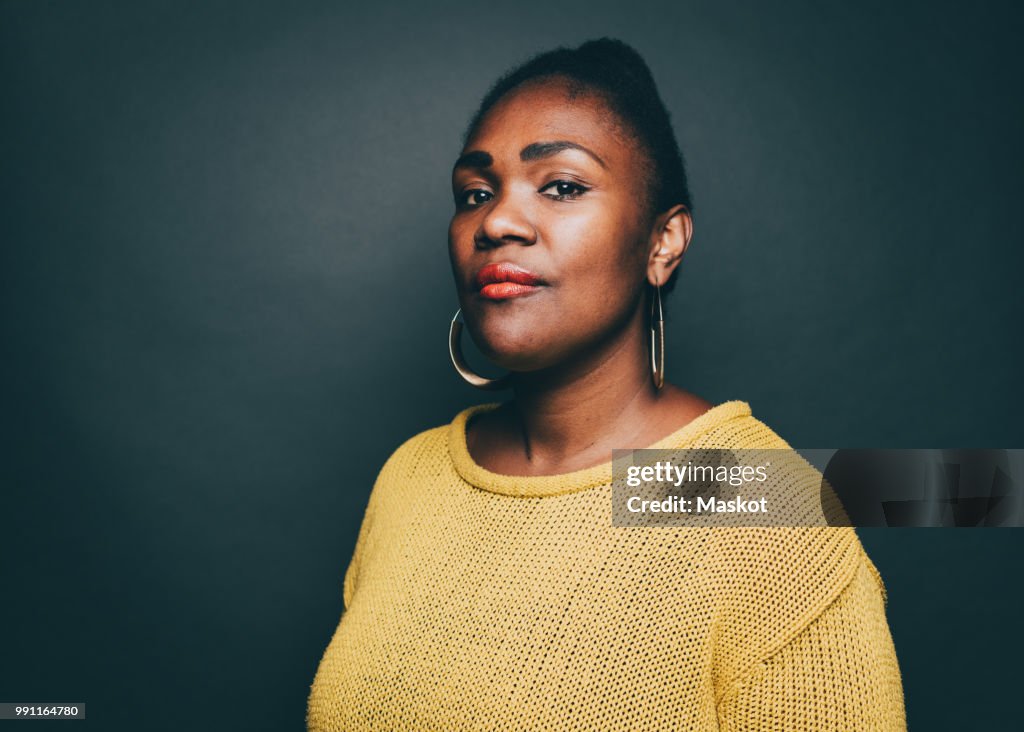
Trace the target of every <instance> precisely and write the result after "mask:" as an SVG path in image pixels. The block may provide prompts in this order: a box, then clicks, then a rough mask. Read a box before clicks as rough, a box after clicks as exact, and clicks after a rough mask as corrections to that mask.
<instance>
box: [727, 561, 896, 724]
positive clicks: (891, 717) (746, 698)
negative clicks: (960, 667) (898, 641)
mask: <svg viewBox="0 0 1024 732" xmlns="http://www.w3.org/2000/svg"><path fill="white" fill-rule="evenodd" d="M885 604H886V597H885V590H884V586H883V585H882V583H881V578H880V577H879V576H878V573H877V570H875V568H874V566H873V565H872V564H871V560H870V559H868V558H867V557H866V555H865V556H864V558H863V560H862V561H861V563H860V564H859V566H858V568H857V571H856V572H855V574H854V576H853V580H852V581H851V582H850V584H849V585H847V586H846V587H845V588H844V589H843V591H842V592H841V593H840V594H839V595H838V597H837V598H836V599H835V600H834V601H833V602H832V603H831V604H830V605H829V606H828V607H826V608H825V610H824V611H823V612H822V613H821V614H820V615H819V616H817V617H816V618H815V619H813V620H812V621H811V622H810V624H809V625H808V626H807V627H806V628H804V629H803V630H802V631H801V632H800V633H799V634H797V635H796V636H795V637H794V638H793V639H792V640H790V641H789V642H788V643H786V645H784V646H782V647H781V648H780V649H779V650H777V651H776V652H774V653H773V654H772V655H770V656H769V657H768V658H766V659H764V660H763V661H762V662H760V663H759V664H757V665H756V666H754V667H753V668H751V669H750V670H749V671H748V672H747V673H746V674H744V676H742V677H741V678H738V679H736V680H735V681H734V682H733V683H732V684H731V685H730V686H729V688H728V689H726V691H725V693H724V694H722V696H721V698H720V699H719V703H718V716H719V726H720V729H721V730H722V732H732V731H733V730H751V729H758V730H807V731H808V732H818V731H819V730H837V731H838V730H844V731H850V732H852V731H855V730H906V716H905V710H904V702H903V687H902V681H901V678H900V670H899V665H898V663H897V660H896V651H895V648H894V646H893V642H892V637H891V635H890V632H889V626H888V624H887V622H886V619H885Z"/></svg>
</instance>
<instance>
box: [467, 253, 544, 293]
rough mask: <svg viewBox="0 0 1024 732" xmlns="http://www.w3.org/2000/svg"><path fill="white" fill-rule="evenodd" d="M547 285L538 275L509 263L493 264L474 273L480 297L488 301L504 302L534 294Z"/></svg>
mask: <svg viewBox="0 0 1024 732" xmlns="http://www.w3.org/2000/svg"><path fill="white" fill-rule="evenodd" d="M545 284H547V283H546V282H544V280H543V279H541V278H540V277H539V276H538V275H535V274H534V273H533V272H530V271H529V270H526V269H523V268H522V267H520V266H518V265H515V264H512V263H511V262H495V263H493V264H488V265H486V266H484V267H483V268H482V269H481V270H480V271H479V272H477V273H476V286H477V288H478V289H479V290H480V296H481V297H484V298H487V299H488V300H505V299H508V298H510V297H520V296H521V295H529V294H530V293H531V292H536V291H537V290H539V289H540V288H541V287H542V286H543V285H545Z"/></svg>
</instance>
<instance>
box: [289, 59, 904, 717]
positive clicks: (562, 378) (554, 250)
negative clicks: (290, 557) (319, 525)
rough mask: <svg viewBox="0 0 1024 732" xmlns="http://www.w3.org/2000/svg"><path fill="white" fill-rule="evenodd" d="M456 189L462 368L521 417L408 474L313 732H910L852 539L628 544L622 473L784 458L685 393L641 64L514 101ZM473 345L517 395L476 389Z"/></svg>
mask: <svg viewBox="0 0 1024 732" xmlns="http://www.w3.org/2000/svg"><path fill="white" fill-rule="evenodd" d="M464 142H465V144H464V146H463V150H462V154H461V155H460V156H459V158H458V160H457V161H456V163H455V166H454V171H453V176H452V182H453V191H454V196H455V213H454V215H453V217H452V221H451V226H450V229H449V251H450V256H451V263H452V268H453V272H454V275H455V284H456V288H457V291H458V296H459V302H460V305H461V313H457V314H456V318H455V319H454V320H453V322H452V331H451V334H450V335H451V337H452V339H453V340H452V359H453V363H454V364H455V367H456V369H457V370H458V372H459V373H460V374H461V375H462V376H463V378H465V379H467V380H468V381H470V383H473V384H474V385H476V386H479V387H481V388H488V389H492V388H502V387H508V388H511V390H512V391H513V394H514V397H513V398H512V399H511V400H509V401H507V402H505V403H503V404H497V403H491V404H486V405H480V406H475V407H470V408H468V409H465V410H463V411H462V412H460V413H459V414H458V415H456V416H455V418H454V419H453V421H452V422H451V423H450V424H447V425H442V426H439V427H435V428H433V429H429V430H426V431H424V432H421V433H420V434H418V435H416V436H414V437H412V438H411V439H409V440H408V441H406V442H405V443H404V444H403V445H401V446H400V447H399V448H398V449H397V450H396V451H395V452H394V453H393V454H392V456H391V457H390V458H389V459H388V461H387V462H386V463H385V465H384V467H383V468H382V469H381V472H380V474H379V476H378V478H377V481H376V483H375V485H374V488H373V492H372V494H371V496H370V500H369V504H368V507H367V511H366V515H365V517H364V520H363V524H362V527H361V529H360V534H359V538H358V542H357V545H356V549H355V553H354V556H353V558H352V561H351V563H350V565H349V567H348V570H347V572H346V575H345V582H344V602H345V612H344V614H343V616H342V619H341V622H340V623H339V625H338V628H337V630H336V632H335V634H334V636H333V638H332V639H331V642H330V644H329V645H328V647H327V650H326V652H325V653H324V656H323V659H322V660H321V663H320V666H319V669H318V671H317V674H316V678H315V680H314V683H313V686H312V689H311V694H310V697H309V706H308V713H307V726H308V728H309V729H310V730H364V729H365V730H370V729H387V730H397V729H402V730H427V729H430V730H478V729H479V730H563V729H571V730H604V731H608V730H747V729H773V730H775V729H777V730H825V729H828V730H855V729H857V730H859V729H872V730H878V729H886V730H889V729H904V728H905V721H904V710H903V694H902V686H901V680H900V674H899V667H898V664H897V661H896V656H895V652H894V649H893V644H892V640H891V637H890V634H889V629H888V626H887V624H886V620H885V609H884V588H883V586H882V584H881V580H880V578H879V577H878V574H877V571H876V570H875V568H874V566H873V565H872V564H871V562H870V560H869V559H868V558H867V556H866V555H865V553H864V550H863V548H862V547H861V545H860V543H859V541H858V540H857V537H856V534H855V533H854V531H853V529H852V528H849V527H847V528H828V527H824V528H822V527H807V528H800V529H797V528H793V529H790V528H770V529H757V528H749V529H731V528H730V529H714V528H698V527H675V528H659V529H652V528H646V529H643V528H642V529H629V528H616V527H613V526H612V523H611V519H610V515H609V514H610V511H609V506H610V501H611V493H610V490H611V489H610V483H611V463H610V462H609V461H608V458H609V456H610V453H611V451H612V450H613V449H615V448H645V447H659V448H700V447H708V448H717V447H721V448H735V447H744V448H745V447H751V448H784V447H786V443H785V442H784V441H783V440H781V438H779V437H778V436H776V435H775V434H774V433H773V432H772V431H771V430H769V429H768V428H767V427H766V426H765V425H764V424H762V423H761V422H759V421H758V420H756V419H755V418H754V417H753V416H752V415H751V413H750V409H749V407H748V406H747V405H746V404H745V403H743V402H738V401H732V402H726V403H724V404H719V405H718V406H712V405H711V404H709V403H708V402H706V401H705V400H703V399H701V398H699V397H697V396H694V395H693V394H690V393H688V392H686V391H684V390H683V389H681V388H678V387H676V386H674V385H672V384H669V383H667V382H665V381H664V377H663V370H662V366H663V364H662V359H663V356H662V348H663V342H662V340H661V335H662V332H663V331H662V327H663V326H662V324H661V320H660V308H661V304H662V300H663V299H664V297H665V295H666V293H667V292H668V291H669V290H670V289H671V288H672V285H673V283H674V281H675V279H676V277H677V275H678V272H679V263H680V261H681V259H682V257H683V254H684V252H685V251H686V249H687V247H688V246H689V244H690V238H691V234H692V230H693V224H692V219H691V214H690V212H691V210H692V206H691V202H690V195H689V192H688V189H687V183H686V176H685V173H684V166H683V161H682V157H681V155H680V153H679V149H678V146H677V144H676V141H675V137H674V134H673V132H672V128H671V125H670V122H669V117H668V114H667V112H666V110H665V108H664V106H663V104H662V102H661V99H660V96H659V95H658V92H657V89H656V88H655V85H654V82H653V79H652V77H651V74H650V72H649V70H648V68H647V66H646V64H645V63H644V61H643V60H642V59H641V58H640V56H639V55H638V54H637V53H636V52H635V51H634V50H633V49H631V48H630V47H628V46H626V45H625V44H623V43H621V42H618V41H614V40H610V39H601V40H598V41H591V42H588V43H585V44H583V45H582V46H580V47H579V48H576V49H572V50H568V49H558V50H556V51H553V52H550V53H546V54H542V55H540V56H538V57H536V58H534V59H532V60H531V61H529V62H527V63H526V64H524V65H523V66H521V67H519V68H518V69H516V70H514V71H512V72H510V73H509V74H507V75H506V76H504V77H503V78H502V79H500V80H499V81H498V82H497V84H496V85H495V87H494V88H493V89H492V90H491V91H490V92H489V93H488V95H487V96H486V97H485V98H484V100H483V102H482V104H481V106H480V109H479V111H478V112H477V114H476V115H475V117H474V118H473V120H472V121H471V123H470V126H469V129H468V131H467V133H466V136H465V141H464ZM460 318H464V320H465V324H466V326H467V327H468V330H469V331H470V334H471V336H472V338H473V340H474V341H475V342H476V343H477V344H478V345H479V347H480V349H481V351H482V352H483V353H484V354H485V355H486V356H487V357H488V358H489V359H490V360H491V361H493V362H494V363H495V364H497V365H499V366H502V367H504V368H505V369H507V370H508V372H509V373H508V375H507V376H505V377H502V378H501V379H498V380H489V379H485V378H483V377H481V376H479V375H477V374H475V373H473V372H472V371H471V370H470V369H469V368H468V367H467V366H466V364H465V363H464V362H463V360H462V358H461V356H460V355H459V348H458V337H459V335H460V333H461V329H462V323H461V322H460Z"/></svg>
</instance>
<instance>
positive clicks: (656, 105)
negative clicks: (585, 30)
mask: <svg viewBox="0 0 1024 732" xmlns="http://www.w3.org/2000/svg"><path fill="white" fill-rule="evenodd" d="M549 77H554V78H564V79H566V80H567V81H568V82H569V83H570V96H572V97H575V96H577V95H579V94H582V93H585V92H590V93H593V94H596V95H597V96H599V97H600V98H601V99H602V100H603V101H604V102H605V103H606V104H607V105H608V107H609V108H610V109H611V111H612V112H614V113H615V114H616V115H617V116H618V117H619V119H620V120H621V121H622V122H624V123H625V126H626V128H627V129H628V130H629V131H630V132H631V133H632V134H633V137H634V138H635V139H636V141H637V142H638V143H639V144H640V146H641V147H642V148H643V150H642V152H643V153H645V155H646V156H647V159H648V166H647V168H648V169H647V195H646V196H645V199H646V203H647V211H646V213H647V215H648V217H649V218H651V219H652V218H653V217H654V216H656V215H657V214H659V213H662V212H664V211H667V210H668V209H669V208H671V207H672V206H674V205H676V204H680V203H681V204H683V205H684V206H686V208H687V210H688V211H689V212H690V214H691V215H692V214H693V202H692V198H691V195H690V187H689V184H688V182H687V179H686V165H685V163H684V160H683V154H682V152H681V151H680V149H679V143H678V142H677V141H676V136H675V132H674V131H673V129H672V121H671V119H670V116H669V113H668V110H667V109H666V108H665V103H664V102H663V101H662V99H661V95H660V94H659V93H658V87H657V86H656V85H655V83H654V77H653V76H652V75H651V70H650V68H649V67H648V66H647V63H646V62H645V61H644V59H643V57H642V56H641V55H640V54H639V53H638V52H637V51H636V49H634V48H633V47H632V46H630V45H629V44H627V43H624V42H623V41H620V40H618V39H615V38H598V39H596V40H591V41H587V42H585V43H583V44H581V45H580V46H578V47H576V48H566V47H559V48H556V49H554V50H551V51H545V52H544V53H540V54H538V55H536V56H534V57H532V58H530V59H529V60H527V61H526V62H524V63H522V64H520V65H519V66H517V67H515V68H513V69H511V70H510V71H508V72H506V73H505V74H504V75H503V76H501V77H500V78H499V79H498V80H497V81H496V82H495V83H494V85H493V86H492V87H491V88H490V90H489V91H488V92H487V94H486V95H485V96H484V98H483V101H481V102H480V106H479V108H478V109H477V111H476V113H475V114H474V115H473V117H472V119H471V120H470V122H469V126H468V127H467V128H466V132H465V134H464V135H463V140H462V142H463V147H465V145H466V143H467V142H469V139H470V138H471V137H472V136H473V134H474V133H475V132H476V131H477V128H478V127H479V126H480V123H481V121H483V118H484V117H485V116H486V114H487V112H489V111H490V109H491V107H493V106H494V105H495V104H496V103H497V102H498V100H499V99H501V98H502V97H503V96H505V95H506V94H508V93H509V92H510V91H512V90H513V89H516V88H517V87H519V86H522V85H523V84H525V83H527V82H530V81H534V80H538V79H545V78H549ZM679 269H680V268H679V267H676V269H675V270H674V271H673V272H672V276H671V277H669V279H668V281H667V282H666V283H665V284H664V285H662V286H661V291H662V293H667V292H671V291H672V289H673V287H674V286H675V281H676V278H677V276H678V274H679Z"/></svg>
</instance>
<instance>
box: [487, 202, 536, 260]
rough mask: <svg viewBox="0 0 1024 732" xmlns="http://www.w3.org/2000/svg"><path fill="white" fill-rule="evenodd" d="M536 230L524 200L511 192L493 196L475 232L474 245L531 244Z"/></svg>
mask: <svg viewBox="0 0 1024 732" xmlns="http://www.w3.org/2000/svg"><path fill="white" fill-rule="evenodd" d="M535 241H537V232H536V230H535V229H534V227H533V224H532V223H531V221H530V217H529V214H528V208H527V205H526V204H525V202H523V201H522V200H517V196H516V195H515V194H513V193H511V192H505V193H502V194H500V195H497V196H495V197H494V198H493V199H492V200H491V201H490V202H489V203H488V206H487V213H486V214H485V215H484V217H483V220H482V221H481V222H480V228H479V229H478V230H477V233H476V245H477V247H479V248H481V249H486V248H488V247H497V246H503V245H504V244H511V243H520V244H533V243H534V242H535Z"/></svg>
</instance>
